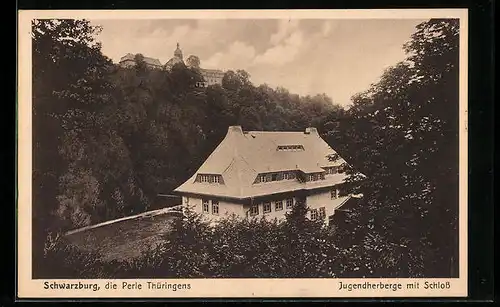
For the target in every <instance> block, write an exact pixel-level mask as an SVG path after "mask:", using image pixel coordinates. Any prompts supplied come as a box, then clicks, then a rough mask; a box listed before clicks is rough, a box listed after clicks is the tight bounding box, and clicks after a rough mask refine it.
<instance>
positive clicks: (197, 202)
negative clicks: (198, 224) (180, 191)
mask: <svg viewBox="0 0 500 307" xmlns="http://www.w3.org/2000/svg"><path fill="white" fill-rule="evenodd" d="M348 198H349V197H348V196H342V197H339V198H335V199H331V194H330V191H323V192H319V193H314V194H312V195H309V196H307V199H306V202H307V206H308V207H309V208H310V209H319V208H321V207H325V211H326V218H325V223H326V224H328V217H329V216H331V215H333V214H335V209H336V208H338V207H339V206H340V205H342V203H344V202H345V201H346V200H347V199H348ZM207 199H208V200H209V212H208V213H206V212H203V204H202V199H201V198H197V197H186V196H183V197H182V203H183V204H184V205H188V206H190V207H191V208H193V210H194V211H195V212H196V213H199V214H202V215H203V216H205V217H206V218H207V219H208V220H218V219H220V218H223V217H228V216H230V215H231V214H236V215H238V216H241V217H243V218H245V217H249V218H252V217H255V218H261V217H262V216H264V217H265V218H266V219H269V220H272V219H274V218H277V219H278V221H282V220H284V219H285V214H286V212H289V211H290V210H291V209H287V208H286V198H283V210H279V211H276V207H275V201H271V212H268V213H264V204H263V203H262V202H259V203H256V205H258V206H259V214H258V215H256V216H250V213H249V211H250V207H251V206H250V205H243V204H238V203H233V202H229V201H222V200H219V214H218V215H214V214H212V202H211V201H212V199H210V198H207ZM293 199H294V204H295V202H296V198H293ZM247 212H248V214H247ZM308 217H309V218H310V212H309V213H308Z"/></svg>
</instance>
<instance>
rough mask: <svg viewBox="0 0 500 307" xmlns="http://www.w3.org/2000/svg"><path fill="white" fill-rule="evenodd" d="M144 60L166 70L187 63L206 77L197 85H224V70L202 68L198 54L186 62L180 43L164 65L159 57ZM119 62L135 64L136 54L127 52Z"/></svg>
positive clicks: (125, 65) (149, 64) (127, 65)
mask: <svg viewBox="0 0 500 307" xmlns="http://www.w3.org/2000/svg"><path fill="white" fill-rule="evenodd" d="M191 58H192V59H194V61H189V60H191ZM144 62H145V63H146V65H147V66H148V67H150V68H155V69H162V68H163V69H165V70H170V69H172V67H174V65H176V64H181V65H185V66H187V67H189V68H196V69H197V70H198V71H199V73H200V74H201V75H202V77H203V79H204V81H203V82H198V83H197V86H199V87H207V86H210V85H214V84H220V85H222V78H224V74H225V73H224V72H223V71H222V70H218V69H205V68H201V67H200V62H199V59H198V57H196V56H190V57H188V63H187V64H186V63H185V62H184V58H183V55H182V50H181V49H180V46H179V43H177V48H176V49H175V51H174V56H173V57H172V58H171V59H170V60H168V61H167V63H165V65H162V64H161V63H160V61H159V60H158V59H154V58H149V57H144ZM119 64H120V65H121V66H122V67H133V66H135V55H133V54H131V53H128V54H126V55H125V56H123V57H122V58H121V59H120V62H119Z"/></svg>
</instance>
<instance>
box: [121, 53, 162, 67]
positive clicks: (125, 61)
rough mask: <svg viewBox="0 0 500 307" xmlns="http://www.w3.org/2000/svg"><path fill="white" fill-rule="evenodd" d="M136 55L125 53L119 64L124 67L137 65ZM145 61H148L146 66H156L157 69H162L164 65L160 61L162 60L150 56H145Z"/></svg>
mask: <svg viewBox="0 0 500 307" xmlns="http://www.w3.org/2000/svg"><path fill="white" fill-rule="evenodd" d="M135 57H136V55H134V54H132V53H127V54H126V55H124V56H123V57H122V58H121V59H120V62H119V65H120V66H122V67H133V66H135ZM143 59H144V63H146V66H148V67H150V68H156V69H161V68H162V65H161V63H160V60H158V59H155V58H149V57H143Z"/></svg>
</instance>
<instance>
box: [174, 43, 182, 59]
mask: <svg viewBox="0 0 500 307" xmlns="http://www.w3.org/2000/svg"><path fill="white" fill-rule="evenodd" d="M174 57H176V58H179V59H181V60H182V50H181V48H180V47H179V43H177V49H175V51H174Z"/></svg>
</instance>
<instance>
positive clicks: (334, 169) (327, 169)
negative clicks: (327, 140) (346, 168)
mask: <svg viewBox="0 0 500 307" xmlns="http://www.w3.org/2000/svg"><path fill="white" fill-rule="evenodd" d="M324 169H325V173H326V174H327V175H334V174H337V173H338V172H339V167H338V166H329V167H324Z"/></svg>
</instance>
